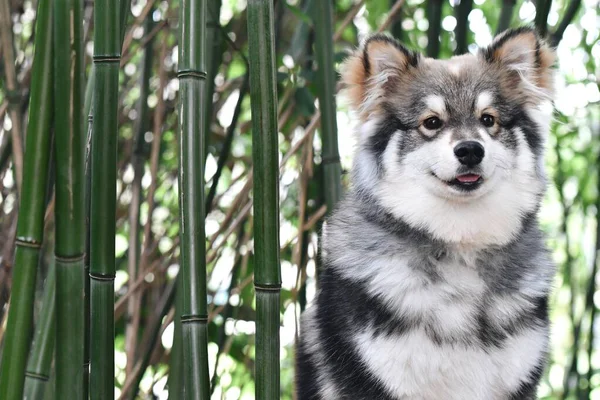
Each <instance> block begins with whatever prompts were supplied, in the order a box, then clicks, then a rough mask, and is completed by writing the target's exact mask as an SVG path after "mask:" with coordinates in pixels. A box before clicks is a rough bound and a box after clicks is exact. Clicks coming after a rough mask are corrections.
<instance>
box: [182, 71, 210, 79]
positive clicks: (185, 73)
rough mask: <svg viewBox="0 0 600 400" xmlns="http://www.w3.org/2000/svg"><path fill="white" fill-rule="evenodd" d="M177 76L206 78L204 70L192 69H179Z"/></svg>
mask: <svg viewBox="0 0 600 400" xmlns="http://www.w3.org/2000/svg"><path fill="white" fill-rule="evenodd" d="M177 78H179V79H181V78H197V79H202V80H206V72H204V71H194V70H191V69H182V70H181V71H177Z"/></svg>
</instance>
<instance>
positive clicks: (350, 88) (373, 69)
mask: <svg viewBox="0 0 600 400" xmlns="http://www.w3.org/2000/svg"><path fill="white" fill-rule="evenodd" d="M320 1H322V0H320ZM419 58H420V57H419V55H418V54H417V53H415V52H413V51H411V50H409V49H407V48H406V47H404V46H403V45H401V44H400V43H399V42H397V41H396V40H394V39H392V38H391V37H389V36H386V35H381V34H376V35H373V36H371V37H369V38H368V39H367V40H365V41H364V43H363V45H362V46H361V48H360V49H359V50H357V51H356V52H354V54H352V55H351V56H350V57H348V58H347V59H346V61H345V62H344V63H343V64H342V66H341V77H342V82H343V83H344V86H345V89H346V97H347V98H348V100H349V102H350V106H351V107H352V108H353V109H354V110H355V111H357V112H358V113H359V115H361V116H363V117H365V116H367V115H369V114H370V113H371V112H373V111H374V110H376V109H377V106H378V105H379V103H380V100H381V98H382V97H383V96H384V95H385V92H386V90H387V89H388V88H389V87H391V86H394V85H398V84H400V81H402V79H403V78H405V77H406V75H407V74H409V73H410V72H411V70H415V69H416V68H417V66H418V64H419Z"/></svg>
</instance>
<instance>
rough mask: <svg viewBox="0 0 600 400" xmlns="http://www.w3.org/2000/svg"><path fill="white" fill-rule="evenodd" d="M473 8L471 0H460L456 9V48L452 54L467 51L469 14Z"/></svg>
mask: <svg viewBox="0 0 600 400" xmlns="http://www.w3.org/2000/svg"><path fill="white" fill-rule="evenodd" d="M472 9H473V0H460V4H459V5H458V7H457V9H456V21H457V23H456V28H455V29H454V33H455V34H456V49H455V50H454V54H457V55H460V54H465V53H466V52H467V51H468V47H467V45H468V36H469V14H470V13H471V10H472Z"/></svg>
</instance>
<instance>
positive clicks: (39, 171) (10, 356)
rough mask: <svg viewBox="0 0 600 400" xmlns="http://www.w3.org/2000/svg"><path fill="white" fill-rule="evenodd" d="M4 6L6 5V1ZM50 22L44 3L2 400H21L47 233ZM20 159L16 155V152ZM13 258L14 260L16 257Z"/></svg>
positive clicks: (0, 370)
mask: <svg viewBox="0 0 600 400" xmlns="http://www.w3.org/2000/svg"><path fill="white" fill-rule="evenodd" d="M0 3H2V4H4V2H0ZM0 14H3V13H0ZM5 15H6V14H5ZM6 17H9V15H6ZM51 21H52V5H51V2H50V1H49V0H40V1H39V3H38V19H37V21H36V32H37V35H36V37H35V50H34V61H33V69H34V72H35V74H34V76H33V82H32V88H31V101H30V103H29V124H28V126H27V130H28V132H27V148H28V149H30V150H29V151H28V152H27V154H25V157H26V163H25V166H26V167H27V168H26V169H25V170H24V171H23V173H24V175H25V181H24V183H25V186H24V187H23V188H22V189H23V190H22V193H21V197H20V201H21V204H20V213H19V218H18V222H17V229H16V250H15V262H14V269H13V286H12V296H11V305H10V309H9V311H8V321H7V330H6V336H5V340H4V351H3V353H2V362H1V365H0V399H3V400H21V399H22V398H23V385H24V381H25V369H26V362H27V353H28V350H29V340H30V338H31V334H32V322H33V321H32V319H33V300H34V294H35V281H36V275H37V267H38V259H39V253H40V247H41V244H42V241H43V235H44V211H45V200H46V196H45V191H46V184H47V182H48V179H47V176H48V164H49V158H50V121H51V115H52V106H51V105H52V23H51ZM4 50H6V48H5V49H4ZM5 55H6V53H5ZM6 61H8V60H6ZM10 63H12V59H10ZM13 140H14V136H13ZM13 149H14V148H13ZM13 151H14V150H13ZM13 155H14V154H13ZM16 156H17V157H18V154H17V155H16ZM13 212H14V211H13ZM6 244H7V245H10V247H11V248H12V240H8V241H7V243H6ZM10 259H11V260H12V256H11V258H10Z"/></svg>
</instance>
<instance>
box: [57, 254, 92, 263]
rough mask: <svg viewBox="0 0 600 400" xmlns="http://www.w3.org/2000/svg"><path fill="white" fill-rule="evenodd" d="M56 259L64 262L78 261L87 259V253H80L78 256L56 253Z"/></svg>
mask: <svg viewBox="0 0 600 400" xmlns="http://www.w3.org/2000/svg"><path fill="white" fill-rule="evenodd" d="M54 259H55V260H56V261H57V262H60V263H63V264H68V263H76V262H79V261H83V260H85V254H78V255H76V256H59V255H58V254H55V255H54Z"/></svg>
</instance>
